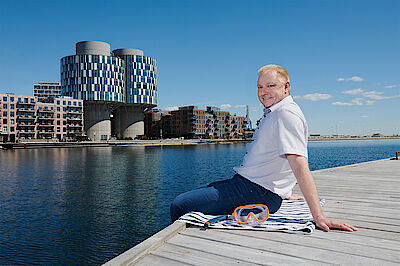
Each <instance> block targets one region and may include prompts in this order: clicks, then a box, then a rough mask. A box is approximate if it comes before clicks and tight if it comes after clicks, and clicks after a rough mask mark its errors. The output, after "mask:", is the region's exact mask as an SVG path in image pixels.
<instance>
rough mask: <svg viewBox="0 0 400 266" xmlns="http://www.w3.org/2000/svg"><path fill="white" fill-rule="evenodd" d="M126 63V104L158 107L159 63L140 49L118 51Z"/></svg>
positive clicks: (115, 52)
mask: <svg viewBox="0 0 400 266" xmlns="http://www.w3.org/2000/svg"><path fill="white" fill-rule="evenodd" d="M113 54H114V55H116V56H118V57H119V58H122V59H123V60H124V62H125V87H126V103H134V104H150V105H154V106H156V105H157V62H156V60H155V59H154V58H151V57H148V56H144V55H143V51H141V50H138V49H118V50H114V51H113Z"/></svg>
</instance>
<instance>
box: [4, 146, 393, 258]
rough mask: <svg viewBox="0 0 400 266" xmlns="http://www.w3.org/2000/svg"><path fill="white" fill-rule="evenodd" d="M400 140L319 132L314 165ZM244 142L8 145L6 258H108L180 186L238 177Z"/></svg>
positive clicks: (165, 218) (134, 239) (312, 149)
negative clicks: (321, 138) (346, 138)
mask: <svg viewBox="0 0 400 266" xmlns="http://www.w3.org/2000/svg"><path fill="white" fill-rule="evenodd" d="M398 150H400V140H394V141H387V142H385V141H376V142H365V141H364V142H361V143H359V142H352V141H350V142H313V143H310V145H309V161H310V166H311V167H312V169H320V168H326V167H333V166H338V165H344V164H348V163H349V162H360V161H367V160H374V159H379V158H387V157H389V156H393V155H394V152H395V151H398ZM245 152H246V145H245V144H236V145H204V146H182V147H171V146H170V147H109V148H94V147H91V148H73V149H71V148H60V149H32V150H29V149H27V150H8V151H3V150H0V213H1V215H0V224H1V226H0V264H101V263H104V262H105V261H107V260H109V259H111V258H113V257H114V256H116V255H118V254H120V253H122V252H123V251H125V250H127V249H129V248H131V247H132V246H134V245H136V244H137V243H139V242H141V241H143V240H144V239H145V238H147V237H149V236H150V235H152V234H154V233H155V232H156V231H158V230H160V229H162V228H163V227H165V226H167V225H168V224H169V223H170V218H169V204H170V202H171V201H172V199H173V198H174V197H175V196H176V195H178V194H179V193H182V192H185V191H187V190H190V189H192V188H195V187H199V186H201V185H204V184H207V183H209V182H212V181H215V180H220V179H224V178H229V177H231V176H232V175H233V170H232V167H233V166H236V165H238V164H240V162H241V160H242V158H243V155H244V153H245Z"/></svg>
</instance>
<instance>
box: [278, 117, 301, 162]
mask: <svg viewBox="0 0 400 266" xmlns="http://www.w3.org/2000/svg"><path fill="white" fill-rule="evenodd" d="M276 123H277V124H276V129H277V134H278V153H279V155H281V156H282V155H285V154H297V155H301V156H304V157H306V158H308V153H307V134H308V133H307V124H306V122H305V121H304V120H303V119H302V118H301V117H299V116H298V115H297V114H295V113H293V112H290V111H287V110H281V111H280V114H279V116H278V119H277V122H276Z"/></svg>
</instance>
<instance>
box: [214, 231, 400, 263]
mask: <svg viewBox="0 0 400 266" xmlns="http://www.w3.org/2000/svg"><path fill="white" fill-rule="evenodd" d="M220 232H222V233H225V234H234V235H238V236H244V237H251V238H258V239H271V238H270V237H271V232H260V231H245V230H221V231H220ZM325 234H328V233H325ZM329 235H335V232H331V233H329ZM347 235H354V234H351V233H347V234H345V235H344V234H341V237H342V239H340V240H338V239H335V240H332V239H331V238H316V237H311V236H308V235H299V236H296V237H293V236H290V235H289V234H284V233H277V234H274V235H273V240H274V241H275V242H280V243H287V242H290V243H291V244H295V245H299V246H308V247H316V248H321V249H324V250H327V251H337V252H343V253H348V252H349V250H351V253H352V254H354V255H359V256H363V257H370V258H375V259H381V260H384V261H386V260H388V261H391V262H400V252H399V251H398V250H392V249H385V248H382V247H374V246H370V245H365V244H364V243H363V244H358V245H354V243H348V242H346V241H343V239H346V237H347ZM394 247H395V246H390V248H394ZM396 247H397V245H396Z"/></svg>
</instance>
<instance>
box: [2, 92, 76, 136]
mask: <svg viewBox="0 0 400 266" xmlns="http://www.w3.org/2000/svg"><path fill="white" fill-rule="evenodd" d="M0 134H1V136H2V141H10V142H15V141H17V140H26V139H54V140H55V139H57V140H59V141H66V140H72V139H74V138H75V137H77V136H80V135H82V134H83V101H82V100H77V99H72V98H70V97H59V98H54V102H53V103H43V102H39V101H38V98H37V97H35V96H24V95H15V94H0Z"/></svg>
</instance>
